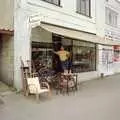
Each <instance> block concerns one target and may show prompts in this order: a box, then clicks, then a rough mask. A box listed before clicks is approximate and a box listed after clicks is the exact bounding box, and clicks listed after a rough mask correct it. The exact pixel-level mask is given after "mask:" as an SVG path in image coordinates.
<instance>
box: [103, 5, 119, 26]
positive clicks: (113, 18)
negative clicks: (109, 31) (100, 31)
mask: <svg viewBox="0 0 120 120" xmlns="http://www.w3.org/2000/svg"><path fill="white" fill-rule="evenodd" d="M105 10H106V16H105V19H106V24H108V25H111V26H113V27H117V21H118V13H116V12H115V11H113V10H111V9H110V8H107V7H106V9H105Z"/></svg>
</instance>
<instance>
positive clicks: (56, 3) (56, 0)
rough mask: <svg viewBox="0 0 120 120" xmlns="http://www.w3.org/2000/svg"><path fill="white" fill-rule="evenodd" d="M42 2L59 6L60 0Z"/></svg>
mask: <svg viewBox="0 0 120 120" xmlns="http://www.w3.org/2000/svg"><path fill="white" fill-rule="evenodd" d="M43 1H46V2H49V3H52V4H54V5H58V6H60V0H43Z"/></svg>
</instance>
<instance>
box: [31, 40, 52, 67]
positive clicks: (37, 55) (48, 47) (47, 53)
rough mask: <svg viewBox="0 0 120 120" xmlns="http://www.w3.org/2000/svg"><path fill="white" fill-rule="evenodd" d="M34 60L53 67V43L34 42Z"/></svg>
mask: <svg viewBox="0 0 120 120" xmlns="http://www.w3.org/2000/svg"><path fill="white" fill-rule="evenodd" d="M32 60H33V61H34V62H35V61H39V62H40V64H42V65H45V66H47V67H50V68H51V67H52V43H43V42H32Z"/></svg>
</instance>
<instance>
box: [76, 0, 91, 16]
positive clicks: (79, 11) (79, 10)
mask: <svg viewBox="0 0 120 120" xmlns="http://www.w3.org/2000/svg"><path fill="white" fill-rule="evenodd" d="M76 3H77V5H76V6H77V7H76V9H77V10H76V12H77V13H79V14H81V15H84V16H86V17H89V18H91V8H92V7H91V0H89V15H87V12H86V13H85V14H84V13H82V12H81V0H80V5H79V9H78V4H79V2H78V0H77V2H76ZM85 10H86V5H85Z"/></svg>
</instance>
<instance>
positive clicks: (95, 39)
mask: <svg viewBox="0 0 120 120" xmlns="http://www.w3.org/2000/svg"><path fill="white" fill-rule="evenodd" d="M40 26H41V27H42V28H43V29H45V30H47V31H49V32H51V33H55V34H58V35H61V36H64V37H68V38H72V39H78V40H84V41H88V42H92V43H96V44H103V45H120V42H119V41H112V40H105V39H104V38H102V37H99V36H97V35H94V34H92V33H85V32H82V31H78V30H72V29H69V28H68V29H67V28H64V27H61V26H56V25H52V24H48V23H42V22H41V24H40Z"/></svg>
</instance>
